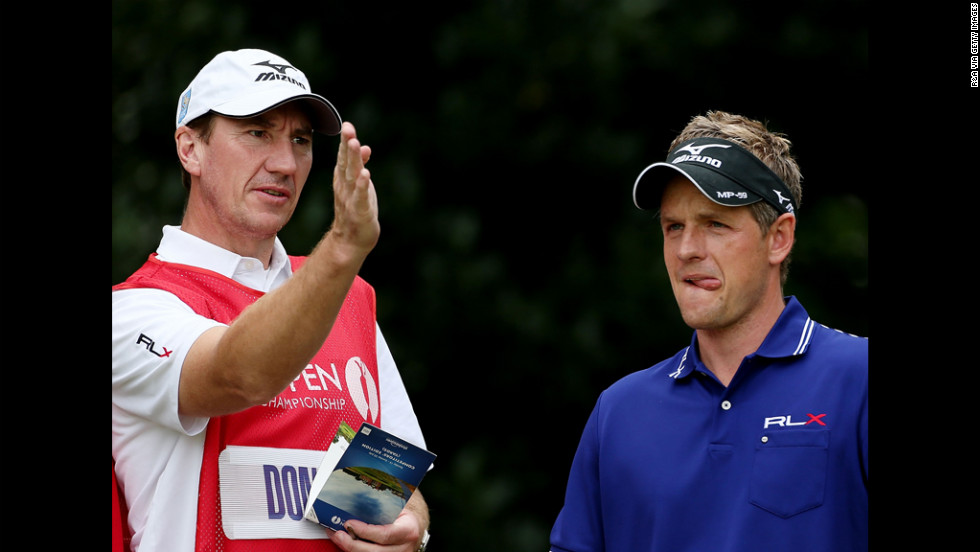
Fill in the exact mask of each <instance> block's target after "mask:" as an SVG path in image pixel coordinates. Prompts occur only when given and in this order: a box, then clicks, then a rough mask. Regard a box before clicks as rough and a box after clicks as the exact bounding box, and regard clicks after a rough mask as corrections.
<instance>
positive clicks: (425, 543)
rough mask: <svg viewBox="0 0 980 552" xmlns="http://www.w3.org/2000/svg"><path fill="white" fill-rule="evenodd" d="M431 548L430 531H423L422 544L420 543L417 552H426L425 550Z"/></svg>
mask: <svg viewBox="0 0 980 552" xmlns="http://www.w3.org/2000/svg"><path fill="white" fill-rule="evenodd" d="M428 546H429V530H428V529H425V530H423V531H422V542H420V543H419V547H418V548H417V549H416V551H415V552H425V549H426V548H428Z"/></svg>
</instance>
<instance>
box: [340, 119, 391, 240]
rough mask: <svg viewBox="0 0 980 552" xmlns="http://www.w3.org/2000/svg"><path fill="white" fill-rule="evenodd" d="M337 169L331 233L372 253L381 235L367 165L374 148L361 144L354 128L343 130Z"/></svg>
mask: <svg viewBox="0 0 980 552" xmlns="http://www.w3.org/2000/svg"><path fill="white" fill-rule="evenodd" d="M340 134H341V136H340V145H339V146H338V149H337V165H336V166H335V167H334V177H333V180H334V182H333V189H334V222H333V224H332V226H331V232H333V234H334V236H335V237H337V238H339V239H341V240H342V242H344V243H345V244H347V245H351V246H354V247H355V248H356V250H358V251H370V250H371V249H372V248H373V247H374V245H375V244H376V243H377V240H378V234H379V230H380V228H379V223H378V207H377V196H376V193H375V190H374V183H373V182H372V181H371V172H370V171H369V170H368V169H367V168H365V166H364V165H365V163H367V161H368V160H369V159H370V158H371V148H370V147H368V146H364V145H361V142H360V140H358V139H357V131H356V130H355V129H354V125H352V124H351V123H349V122H345V123H344V124H343V126H342V127H341V132H340Z"/></svg>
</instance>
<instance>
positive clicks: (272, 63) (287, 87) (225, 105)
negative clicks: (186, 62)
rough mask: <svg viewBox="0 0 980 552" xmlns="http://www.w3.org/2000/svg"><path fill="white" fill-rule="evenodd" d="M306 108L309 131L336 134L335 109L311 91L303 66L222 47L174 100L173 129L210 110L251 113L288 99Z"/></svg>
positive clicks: (338, 122)
mask: <svg viewBox="0 0 980 552" xmlns="http://www.w3.org/2000/svg"><path fill="white" fill-rule="evenodd" d="M295 100H302V101H304V102H306V104H307V105H308V106H309V107H310V116H311V117H312V120H311V121H310V122H311V123H312V124H313V130H315V131H318V132H322V133H324V134H331V135H333V134H339V133H340V125H341V122H342V121H341V119H340V113H338V112H337V109H336V108H334V106H333V105H331V103H330V102H328V101H327V99H326V98H324V97H323V96H320V95H319V94H314V93H313V92H312V91H311V90H310V81H309V80H307V78H306V75H305V74H303V72H302V71H300V70H299V69H297V68H296V67H294V66H293V65H291V64H290V63H289V62H288V61H286V60H285V59H283V58H282V57H280V56H277V55H275V54H273V53H270V52H267V51H265V50H257V49H243V50H235V51H229V52H221V53H220V54H218V55H217V56H215V57H214V59H212V60H211V61H209V62H208V64H207V65H205V66H204V67H203V68H201V71H200V72H199V73H198V74H197V76H196V77H194V80H192V81H191V84H190V86H188V87H187V89H186V90H184V92H183V93H181V95H180V98H178V100H177V128H179V127H180V125H182V124H187V123H189V122H190V121H193V120H194V119H196V118H198V117H200V116H201V115H205V114H206V113H208V112H209V111H213V112H215V113H217V114H219V115H224V116H225V117H236V118H242V117H252V116H255V115H258V114H260V113H264V112H266V111H268V110H270V109H274V108H276V107H279V106H280V105H283V104H285V103H287V102H291V101H295Z"/></svg>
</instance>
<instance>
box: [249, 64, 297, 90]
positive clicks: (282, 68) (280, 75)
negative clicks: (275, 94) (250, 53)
mask: <svg viewBox="0 0 980 552" xmlns="http://www.w3.org/2000/svg"><path fill="white" fill-rule="evenodd" d="M252 65H262V66H264V67H270V68H272V69H274V70H275V73H273V72H270V71H266V72H265V73H260V74H259V76H258V77H255V82H260V81H280V80H281V81H286V82H291V83H293V84H295V85H296V86H298V87H300V88H302V89H303V90H306V85H305V84H303V82H302V81H298V80H296V79H294V78H293V77H289V76H286V69H292V70H293V71H298V69H296V68H295V67H293V66H292V65H285V64H281V63H270V62H268V61H260V62H258V63H253V64H252Z"/></svg>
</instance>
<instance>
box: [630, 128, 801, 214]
mask: <svg viewBox="0 0 980 552" xmlns="http://www.w3.org/2000/svg"><path fill="white" fill-rule="evenodd" d="M678 174H682V175H684V176H685V177H686V178H687V179H688V180H690V181H691V183H692V184H694V185H695V186H696V187H697V188H698V189H699V190H701V193H703V194H704V195H705V196H706V197H707V198H708V199H710V200H711V201H714V202H715V203H718V204H720V205H726V206H729V207H738V206H741V205H749V204H751V203H755V202H757V201H765V202H766V203H769V204H770V205H772V206H773V207H775V208H776V210H777V211H778V212H780V213H793V214H795V213H796V201H795V200H794V199H793V194H791V193H790V191H789V187H787V186H786V184H785V183H784V182H783V181H782V179H780V178H779V177H778V176H776V173H774V172H772V170H771V169H770V168H769V167H768V166H766V164H765V163H763V162H762V160H760V159H759V158H758V157H756V156H755V155H753V154H752V153H751V152H749V151H748V150H746V149H745V148H743V147H741V146H739V145H737V144H735V143H734V142H729V141H728V140H722V139H720V138H694V139H693V140H688V141H686V142H684V143H682V144H681V145H679V146H678V147H677V148H675V149H674V151H672V152H670V154H669V155H667V161H664V162H660V163H654V164H653V165H650V166H649V167H647V168H645V169H643V172H641V173H640V176H638V177H637V178H636V183H634V184H633V202H634V203H635V204H636V206H637V207H639V208H640V209H650V210H656V209H659V208H660V196H661V194H662V192H663V188H664V186H665V185H666V184H667V182H668V181H670V179H671V177H673V176H676V175H678Z"/></svg>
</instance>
